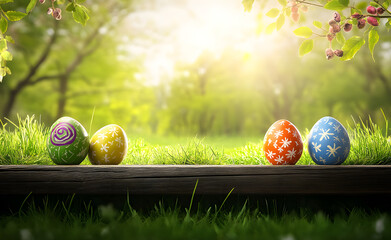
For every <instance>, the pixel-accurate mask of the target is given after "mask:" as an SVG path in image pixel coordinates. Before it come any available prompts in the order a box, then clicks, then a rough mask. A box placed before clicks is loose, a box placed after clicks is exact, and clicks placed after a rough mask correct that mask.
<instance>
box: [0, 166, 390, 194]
mask: <svg viewBox="0 0 391 240" xmlns="http://www.w3.org/2000/svg"><path fill="white" fill-rule="evenodd" d="M197 179H198V180H199V182H198V187H197V190H196V193H197V194H227V193H228V192H229V191H230V190H231V189H232V188H235V189H234V191H233V193H236V194H390V193H391V166H206V165H203V166H201V165H195V166H189V165H158V166H157V165H140V166H137V165H127V166H125V165H122V166H14V165H3V166H0V194H2V195H4V194H28V193H30V192H32V193H36V194H72V193H76V194H127V193H129V194H142V195H148V194H191V193H192V192H193V189H194V186H195V183H196V181H197Z"/></svg>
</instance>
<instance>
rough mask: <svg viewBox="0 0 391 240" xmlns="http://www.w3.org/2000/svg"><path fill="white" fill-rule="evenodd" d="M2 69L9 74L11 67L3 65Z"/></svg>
mask: <svg viewBox="0 0 391 240" xmlns="http://www.w3.org/2000/svg"><path fill="white" fill-rule="evenodd" d="M4 71H5V72H6V73H7V74H9V75H11V69H9V68H8V67H4Z"/></svg>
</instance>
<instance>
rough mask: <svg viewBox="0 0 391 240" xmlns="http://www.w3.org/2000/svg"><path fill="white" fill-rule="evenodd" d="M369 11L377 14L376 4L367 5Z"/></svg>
mask: <svg viewBox="0 0 391 240" xmlns="http://www.w3.org/2000/svg"><path fill="white" fill-rule="evenodd" d="M367 12H368V13H369V14H376V8H375V7H374V6H368V7H367Z"/></svg>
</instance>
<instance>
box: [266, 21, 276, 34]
mask: <svg viewBox="0 0 391 240" xmlns="http://www.w3.org/2000/svg"><path fill="white" fill-rule="evenodd" d="M274 30H276V23H275V22H274V23H270V24H269V25H268V26H267V27H266V29H265V33H266V34H272V33H273V32H274Z"/></svg>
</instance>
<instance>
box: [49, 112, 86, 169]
mask: <svg viewBox="0 0 391 240" xmlns="http://www.w3.org/2000/svg"><path fill="white" fill-rule="evenodd" d="M49 133H50V135H49V138H48V141H47V149H48V152H49V156H50V158H51V159H52V160H53V162H54V163H55V164H69V165H72V164H73V165H74V164H80V163H81V162H82V161H83V160H84V159H85V158H86V156H87V154H88V148H89V140H88V134H87V131H86V130H85V129H84V127H83V126H82V125H81V124H80V123H79V122H78V121H76V120H75V119H73V118H70V117H62V118H60V119H58V120H57V121H56V122H55V123H53V125H52V126H51V128H50V130H49Z"/></svg>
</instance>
